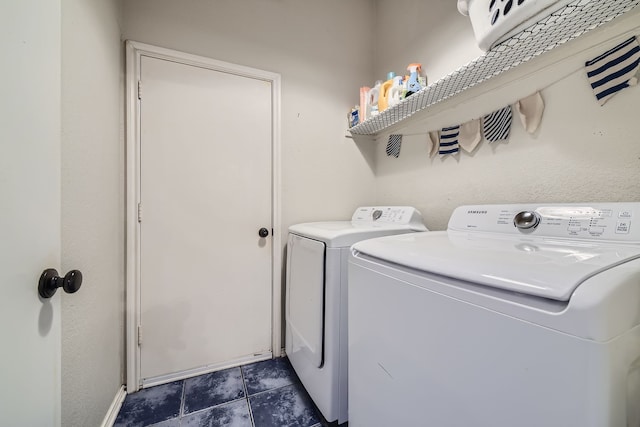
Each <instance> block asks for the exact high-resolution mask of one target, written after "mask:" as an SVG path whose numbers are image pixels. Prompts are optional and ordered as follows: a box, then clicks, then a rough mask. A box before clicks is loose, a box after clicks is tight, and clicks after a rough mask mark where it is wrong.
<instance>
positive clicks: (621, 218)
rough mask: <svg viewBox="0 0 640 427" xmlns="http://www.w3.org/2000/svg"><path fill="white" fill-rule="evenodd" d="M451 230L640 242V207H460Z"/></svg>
mask: <svg viewBox="0 0 640 427" xmlns="http://www.w3.org/2000/svg"><path fill="white" fill-rule="evenodd" d="M448 229H449V230H457V231H463V230H465V231H478V232H489V233H503V234H513V235H531V236H539V237H558V238H570V239H587V240H606V241H624V242H630V243H632V242H640V203H581V204H554V205H552V204H544V205H528V204H526V205H525V204H522V205H474V206H461V207H459V208H457V209H456V210H455V211H454V213H453V215H452V216H451V218H450V219H449V227H448Z"/></svg>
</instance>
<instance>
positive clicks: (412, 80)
mask: <svg viewBox="0 0 640 427" xmlns="http://www.w3.org/2000/svg"><path fill="white" fill-rule="evenodd" d="M407 71H409V73H411V74H410V75H409V83H408V85H407V96H410V95H413V94H414V93H416V92H418V91H419V90H420V89H422V85H420V82H419V81H418V77H419V75H420V72H421V71H422V64H419V63H414V64H409V65H408V66H407Z"/></svg>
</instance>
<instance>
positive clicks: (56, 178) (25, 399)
mask: <svg viewBox="0 0 640 427" xmlns="http://www.w3.org/2000/svg"><path fill="white" fill-rule="evenodd" d="M0 53H1V54H2V58H3V64H4V65H3V67H2V79H0V200H1V201H0V271H2V279H0V289H1V291H2V296H1V297H0V301H1V302H0V336H1V337H2V350H1V351H0V354H1V357H0V362H1V363H0V382H1V383H2V387H0V419H1V420H0V424H2V425H6V426H59V425H60V403H61V400H60V298H61V296H60V293H62V291H60V292H58V293H57V294H56V295H54V296H53V298H50V299H46V300H43V299H41V298H40V297H39V296H38V290H37V285H38V278H39V277H40V274H41V273H42V271H43V270H44V269H45V268H48V267H51V268H59V266H60V1H59V0H41V1H38V0H21V1H4V2H2V3H1V5H0Z"/></svg>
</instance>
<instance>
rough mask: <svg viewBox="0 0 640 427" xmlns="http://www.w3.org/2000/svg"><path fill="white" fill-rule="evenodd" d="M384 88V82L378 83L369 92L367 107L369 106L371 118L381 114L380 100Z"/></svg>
mask: <svg viewBox="0 0 640 427" xmlns="http://www.w3.org/2000/svg"><path fill="white" fill-rule="evenodd" d="M381 86H382V81H381V80H378V81H376V84H375V85H374V86H373V87H372V88H371V89H370V90H369V93H368V94H367V105H368V106H369V108H368V111H367V113H368V114H369V116H368V117H367V118H369V117H375V116H377V115H378V114H379V112H380V111H379V110H378V100H379V99H380V87H381Z"/></svg>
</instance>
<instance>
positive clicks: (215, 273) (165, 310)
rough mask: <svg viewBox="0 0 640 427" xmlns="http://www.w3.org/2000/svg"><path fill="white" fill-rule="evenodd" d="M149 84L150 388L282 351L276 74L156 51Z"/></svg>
mask: <svg viewBox="0 0 640 427" xmlns="http://www.w3.org/2000/svg"><path fill="white" fill-rule="evenodd" d="M140 81H141V83H140V88H141V91H140V96H139V97H140V101H139V108H140V189H139V191H140V203H141V208H140V212H141V219H140V326H141V331H140V334H141V340H140V341H141V345H140V369H141V379H142V382H143V385H146V384H156V383H159V382H165V381H169V380H172V379H174V378H178V377H181V376H185V375H190V374H194V373H198V372H204V371H207V370H212V369H216V368H220V367H223V366H228V365H230V364H234V363H240V362H242V361H248V360H254V359H256V358H259V359H264V358H268V357H271V332H272V325H271V319H272V312H271V310H272V298H271V295H272V283H271V273H272V272H271V269H272V246H271V233H272V184H271V182H272V179H271V177H272V175H271V174H272V162H271V152H272V133H273V132H272V87H271V82H269V81H265V80H261V79H256V78H251V77H245V76H241V75H238V74H234V73H230V72H223V71H218V70H212V69H207V68H202V67H199V66H193V65H187V64H183V63H180V62H176V61H172V60H165V59H159V58H154V57H148V56H142V57H141V63H140ZM261 228H266V229H267V231H268V233H269V236H267V237H266V238H264V237H260V236H259V230H260V229H261Z"/></svg>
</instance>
